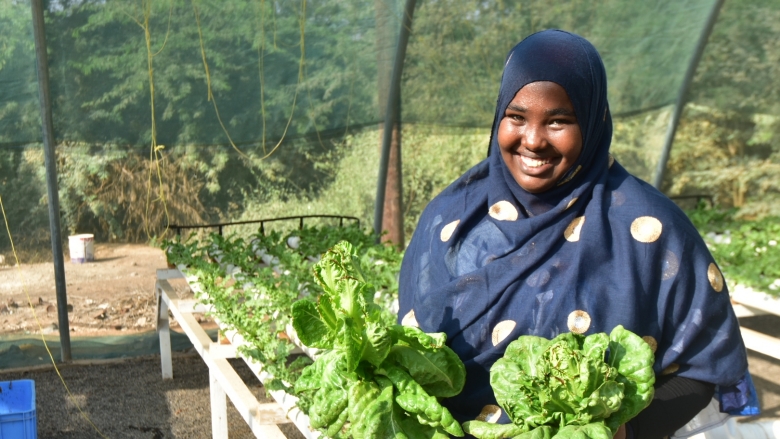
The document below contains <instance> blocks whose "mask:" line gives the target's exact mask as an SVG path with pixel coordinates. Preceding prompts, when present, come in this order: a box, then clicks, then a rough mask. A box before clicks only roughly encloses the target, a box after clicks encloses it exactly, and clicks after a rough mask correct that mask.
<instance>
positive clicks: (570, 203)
mask: <svg viewBox="0 0 780 439" xmlns="http://www.w3.org/2000/svg"><path fill="white" fill-rule="evenodd" d="M576 202H577V197H574V198H572V199H571V201H569V204H567V205H566V209H568V208H570V207H571V206H574V203H576Z"/></svg>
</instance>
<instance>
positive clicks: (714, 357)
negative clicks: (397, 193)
mask: <svg viewBox="0 0 780 439" xmlns="http://www.w3.org/2000/svg"><path fill="white" fill-rule="evenodd" d="M611 142H612V117H611V114H610V110H609V104H608V102H607V78H606V73H605V69H604V65H603V63H602V60H601V57H600V56H599V54H598V52H597V51H596V49H595V47H593V45H591V44H590V43H589V42H588V41H586V40H585V39H583V38H581V37H579V36H577V35H573V34H571V33H568V32H564V31H558V30H548V31H543V32H539V33H537V34H534V35H531V36H530V37H528V38H526V39H525V40H523V41H522V42H520V43H519V44H518V45H517V46H515V47H514V48H513V49H512V50H511V51H510V53H509V55H508V57H507V59H506V65H505V67H504V74H503V76H502V79H501V87H500V91H499V96H498V101H497V106H496V111H495V115H494V120H493V128H492V131H491V139H490V146H489V152H490V153H489V157H488V158H487V159H485V160H483V161H482V162H481V163H479V164H477V165H476V166H474V167H473V168H471V169H470V170H469V171H467V172H466V173H465V174H464V175H463V176H461V177H460V178H459V179H458V180H456V181H455V182H454V183H452V184H451V185H450V186H449V187H448V188H447V189H445V190H444V191H443V192H442V193H441V194H439V195H438V196H437V197H436V198H435V199H434V200H432V201H431V202H430V203H429V204H428V206H427V207H426V209H425V212H424V213H423V214H422V216H421V217H420V221H419V224H418V226H417V228H416V230H415V234H414V236H413V238H412V241H411V243H410V245H409V247H408V249H407V250H406V253H405V256H404V260H403V264H402V268H401V276H400V286H399V302H400V310H399V315H398V319H399V322H400V323H402V324H406V325H413V326H417V327H419V328H421V329H422V330H423V331H425V332H445V333H446V334H447V344H448V345H449V346H450V347H451V348H452V349H453V351H455V352H456V353H457V354H458V356H459V357H460V358H461V360H463V363H464V365H465V367H466V384H465V386H464V390H463V392H462V393H460V394H459V395H457V396H454V397H451V398H448V399H447V400H445V401H444V405H445V406H447V408H448V409H449V410H450V411H451V413H452V414H453V415H454V416H455V417H456V418H457V419H458V420H459V421H461V422H464V421H469V420H475V419H476V420H482V421H487V422H498V423H500V424H506V423H509V422H514V423H516V424H517V423H518V422H519V423H521V424H522V425H523V428H525V429H531V428H535V427H542V423H543V422H542V421H540V422H536V421H534V422H530V421H528V419H530V418H525V419H521V420H516V419H510V418H509V417H508V416H507V413H506V412H507V411H511V410H510V409H511V408H507V407H503V408H502V407H499V404H498V402H497V401H496V396H495V394H494V389H492V388H491V380H490V378H491V368H492V367H493V365H494V364H496V361H497V360H498V359H499V358H501V357H502V356H504V354H505V352H506V351H507V348H508V346H509V345H510V343H511V342H513V341H514V340H517V339H519V338H520V337H521V336H538V337H543V338H547V339H553V338H555V337H556V336H559V335H561V334H566V333H572V334H581V335H585V336H589V335H593V334H598V333H610V332H611V331H612V330H613V329H614V328H616V327H619V326H623V327H624V328H626V329H627V330H628V331H630V332H632V333H634V334H638V335H639V336H640V337H641V339H640V338H639V337H637V339H638V340H640V343H642V344H646V345H647V346H646V347H645V349H646V350H648V351H652V353H653V355H654V359H653V366H652V374H653V375H654V377H653V378H654V379H653V380H648V382H649V381H654V382H655V387H654V392H655V397H654V398H653V400H652V401H650V403H649V406H647V408H646V409H644V410H642V411H641V412H640V413H639V414H638V415H637V416H636V417H635V418H633V419H631V420H629V421H628V422H626V420H625V419H621V420H620V421H619V422H613V421H614V420H613V421H609V420H607V425H609V426H610V432H609V433H610V435H612V434H614V435H615V437H618V438H623V437H629V438H631V437H633V438H641V439H646V438H652V439H657V438H661V437H664V436H668V435H673V434H674V433H675V431H677V430H678V429H679V428H680V427H682V426H683V425H685V424H686V423H687V422H688V421H689V420H691V418H693V417H694V416H695V415H697V413H698V412H699V411H700V410H702V409H704V408H705V407H716V408H715V409H714V410H715V411H716V412H717V411H718V407H719V409H720V411H722V412H723V413H715V414H714V416H712V417H710V418H708V419H709V420H715V421H720V420H722V419H723V417H725V416H728V414H743V415H744V414H755V412H756V410H757V407H756V406H755V404H754V403H753V401H755V389H754V388H753V386H752V382H751V380H750V375H749V374H748V373H747V359H746V354H745V347H744V343H743V341H742V338H741V335H740V332H739V325H738V322H737V319H736V317H735V315H734V312H733V310H732V308H731V304H730V302H729V295H728V291H727V287H726V284H725V282H723V278H722V275H721V273H720V269H719V268H718V266H717V264H716V263H715V261H714V260H713V258H712V255H711V254H710V253H709V251H708V249H707V246H706V245H705V244H704V242H703V241H702V239H701V236H700V235H699V233H698V232H697V231H696V229H695V228H694V227H693V225H692V224H691V223H690V221H689V220H688V219H687V217H686V216H685V215H684V214H683V212H682V211H680V209H679V208H677V206H676V205H675V204H674V203H673V202H671V201H670V200H669V199H668V198H667V197H665V196H664V195H663V194H661V193H660V192H658V191H657V190H655V189H654V188H653V187H652V186H650V185H648V184H647V183H645V182H643V181H641V180H639V179H638V178H636V177H634V176H633V175H631V174H629V173H628V172H626V170H625V169H624V168H623V167H622V166H621V165H620V163H618V162H617V161H616V160H614V159H613V158H612V157H611V156H610V154H609V148H610V144H611ZM572 334H568V335H572ZM642 340H643V341H642ZM647 347H649V349H647ZM626 392H627V393H628V392H629V390H627V391H626ZM651 393H652V392H651ZM713 397H715V399H716V402H715V404H710V402H711V401H713ZM537 402H538V403H539V404H538V406H540V407H543V410H541V412H540V413H538V415H539V416H538V417H535V418H534V419H542V420H544V419H548V418H549V423H545V424H544V425H550V424H554V425H556V426H555V427H554V428H559V427H561V426H562V425H563V421H562V419H564V418H566V416H567V415H566V414H565V413H562V412H561V409H560V407H555V404H554V403H553V402H549V401H548V402H539V401H537ZM518 403H519V402H518ZM531 404H532V405H533V404H534V403H533V402H531ZM640 410H641V407H640ZM556 413H557V414H556ZM544 422H547V421H544ZM611 422H612V423H611ZM624 423H625V425H622V424H624ZM618 424H621V425H618ZM698 425H699V426H701V425H702V424H698ZM510 427H511V426H510ZM567 428H568V426H567ZM572 428H575V429H576V428H579V427H578V426H576V425H575V426H574V427H572ZM582 428H583V429H585V428H586V426H585V425H582ZM561 434H563V433H561ZM555 437H556V438H559V437H561V438H562V437H573V436H560V435H559V436H555ZM577 437H580V436H577ZM587 437H591V438H595V437H599V438H602V436H587Z"/></svg>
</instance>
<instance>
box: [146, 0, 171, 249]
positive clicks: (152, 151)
mask: <svg viewBox="0 0 780 439" xmlns="http://www.w3.org/2000/svg"><path fill="white" fill-rule="evenodd" d="M151 8H152V6H151V0H143V10H144V21H143V29H144V37H145V39H146V60H147V65H148V72H149V97H150V99H149V101H150V107H151V118H152V133H151V137H152V141H151V145H150V148H149V161H150V163H154V166H153V167H152V166H150V167H149V177H148V180H147V192H146V212H145V216H146V217H145V218H144V230H145V231H146V236H148V237H151V235H152V234H151V233H150V228H149V210H150V209H151V205H152V203H154V202H157V201H160V202H161V203H162V206H163V211H164V213H165V230H164V231H163V233H162V234H163V235H164V234H165V233H166V232H167V231H168V226H169V225H170V222H171V221H170V215H169V213H168V203H167V202H166V200H165V188H164V186H163V179H162V169H161V168H160V161H162V159H163V157H162V153H161V152H160V151H162V150H163V149H164V148H165V146H163V145H157V122H156V115H155V111H154V57H155V56H157V55H158V54H159V53H160V51H162V47H161V48H160V50H159V51H157V52H156V53H153V52H152V35H151V32H150V30H149V18H150V17H151ZM172 11H173V3H171V10H170V12H169V15H168V17H169V23H168V26H169V27H168V31H170V14H171V13H172ZM167 40H168V33H167V32H166V35H165V40H164V41H163V47H164V46H165V43H166V42H167ZM155 171H157V172H156V173H157V183H158V185H159V192H158V196H157V198H155V199H154V200H153V199H152V176H153V175H154V173H155Z"/></svg>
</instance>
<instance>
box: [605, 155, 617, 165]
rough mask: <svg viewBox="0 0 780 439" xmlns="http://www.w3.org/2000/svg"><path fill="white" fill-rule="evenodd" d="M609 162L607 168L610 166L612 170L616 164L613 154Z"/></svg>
mask: <svg viewBox="0 0 780 439" xmlns="http://www.w3.org/2000/svg"><path fill="white" fill-rule="evenodd" d="M608 160H609V165H607V166H609V167H610V168H611V167H612V165H614V164H615V157H612V154H609V158H608Z"/></svg>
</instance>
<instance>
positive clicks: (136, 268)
mask: <svg viewBox="0 0 780 439" xmlns="http://www.w3.org/2000/svg"><path fill="white" fill-rule="evenodd" d="M5 260H6V263H8V262H10V260H11V258H10V257H9V256H8V255H6V257H5ZM165 267H166V261H165V256H164V254H163V252H162V250H160V249H158V248H155V247H151V246H149V245H144V244H97V243H96V244H95V261H94V262H86V263H73V262H71V261H70V259H68V258H66V260H65V283H66V285H67V286H66V294H67V297H68V304H69V305H70V306H71V308H72V310H71V311H70V312H69V313H68V325H69V329H70V333H71V335H72V336H93V335H123V334H127V333H128V332H129V333H133V332H143V331H148V330H150V329H154V327H155V301H154V283H155V274H156V270H157V269H159V268H165ZM54 285H55V282H54V265H53V264H52V263H50V262H49V263H40V264H29V265H27V264H23V265H22V266H21V267H15V266H9V265H6V266H0V324H2V326H0V335H10V334H14V335H19V334H39V333H40V330H41V329H42V330H43V333H45V334H51V335H57V334H58V327H59V323H58V316H57V299H56V291H55V287H54ZM28 297H29V301H28ZM30 302H32V306H33V308H32V309H31V307H30ZM33 310H34V312H35V316H37V320H38V322H39V323H40V328H38V323H36V319H35V318H33Z"/></svg>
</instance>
